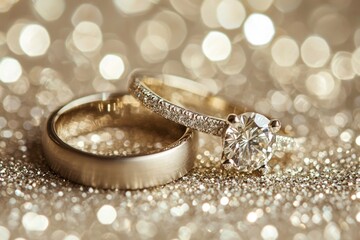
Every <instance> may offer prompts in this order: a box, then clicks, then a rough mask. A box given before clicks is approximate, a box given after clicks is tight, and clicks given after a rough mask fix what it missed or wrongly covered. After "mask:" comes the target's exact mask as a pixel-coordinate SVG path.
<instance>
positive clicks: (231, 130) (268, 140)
mask: <svg viewBox="0 0 360 240" xmlns="http://www.w3.org/2000/svg"><path fill="white" fill-rule="evenodd" d="M206 88H207V87H206V86H205V85H203V84H200V83H198V82H195V81H192V80H189V79H186V78H181V77H177V76H173V75H167V74H154V73H149V72H144V71H139V70H138V71H135V72H133V73H132V74H131V75H130V85H129V91H130V92H131V93H132V95H133V96H134V97H135V98H137V99H138V100H139V101H140V102H141V103H143V105H144V106H146V107H147V108H149V109H150V110H152V111H153V112H156V113H158V114H160V115H161V116H163V117H164V118H166V119H169V120H172V121H174V122H176V123H179V124H181V125H184V126H186V127H189V128H192V129H195V130H198V131H201V132H204V133H208V134H212V135H215V136H220V137H222V139H223V154H222V160H223V164H224V167H225V168H226V169H230V168H235V169H237V170H239V171H243V172H252V171H253V170H256V169H259V168H261V167H264V166H265V167H266V166H267V162H268V161H269V160H270V159H271V157H272V156H273V153H274V152H275V151H279V150H280V151H285V152H287V151H293V150H294V149H296V147H297V142H296V140H295V138H293V137H290V136H285V135H281V134H278V133H279V131H280V128H281V124H280V122H279V121H278V120H276V119H272V120H271V119H268V118H267V117H265V116H263V115H261V114H259V113H253V112H246V113H242V114H240V115H236V114H233V113H232V112H239V111H241V112H243V110H242V109H240V108H239V107H236V106H233V105H231V104H230V103H229V102H227V101H226V100H224V99H222V98H219V97H217V96H215V95H214V93H212V92H211V91H208V90H206ZM228 113H232V114H229V115H228ZM226 115H228V116H226Z"/></svg>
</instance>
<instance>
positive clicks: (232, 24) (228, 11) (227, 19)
mask: <svg viewBox="0 0 360 240" xmlns="http://www.w3.org/2000/svg"><path fill="white" fill-rule="evenodd" d="M216 16H217V19H218V21H219V23H220V25H221V26H222V27H223V28H225V29H236V28H239V27H240V26H241V24H242V23H243V21H244V19H245V16H246V11H245V8H244V6H243V5H242V3H241V2H240V1H237V0H223V1H221V2H220V3H219V5H218V6H217V9H216Z"/></svg>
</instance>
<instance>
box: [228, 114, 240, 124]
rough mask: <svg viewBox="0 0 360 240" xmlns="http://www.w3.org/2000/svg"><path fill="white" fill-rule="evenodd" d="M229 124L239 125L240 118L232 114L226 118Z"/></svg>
mask: <svg viewBox="0 0 360 240" xmlns="http://www.w3.org/2000/svg"><path fill="white" fill-rule="evenodd" d="M226 120H227V122H228V123H230V124H234V123H238V122H240V119H239V117H238V116H237V115H236V114H235V113H231V114H229V115H228V116H227V118H226Z"/></svg>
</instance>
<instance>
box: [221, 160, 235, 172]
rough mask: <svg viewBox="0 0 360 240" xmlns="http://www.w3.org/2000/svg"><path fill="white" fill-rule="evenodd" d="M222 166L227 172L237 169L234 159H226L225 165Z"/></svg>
mask: <svg viewBox="0 0 360 240" xmlns="http://www.w3.org/2000/svg"><path fill="white" fill-rule="evenodd" d="M222 166H223V167H224V168H225V169H226V170H230V169H232V168H234V167H235V162H234V160H232V159H226V160H225V161H224V162H223V163H222Z"/></svg>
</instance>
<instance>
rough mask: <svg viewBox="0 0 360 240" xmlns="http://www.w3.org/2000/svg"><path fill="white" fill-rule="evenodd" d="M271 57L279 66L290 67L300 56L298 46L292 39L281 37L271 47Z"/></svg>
mask: <svg viewBox="0 0 360 240" xmlns="http://www.w3.org/2000/svg"><path fill="white" fill-rule="evenodd" d="M271 55H272V57H273V59H274V61H275V62H276V63H277V64H278V65H279V66H282V67H290V66H293V65H294V64H295V63H296V61H297V60H298V58H299V56H300V52H299V46H298V44H297V43H296V41H295V40H294V39H292V38H290V37H281V38H279V39H277V40H276V41H275V42H274V44H273V45H272V47H271Z"/></svg>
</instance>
